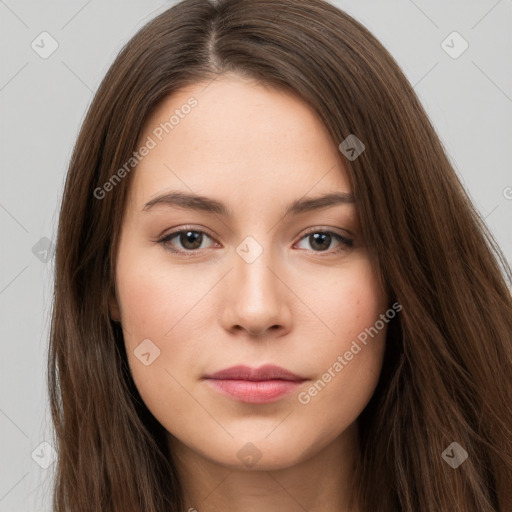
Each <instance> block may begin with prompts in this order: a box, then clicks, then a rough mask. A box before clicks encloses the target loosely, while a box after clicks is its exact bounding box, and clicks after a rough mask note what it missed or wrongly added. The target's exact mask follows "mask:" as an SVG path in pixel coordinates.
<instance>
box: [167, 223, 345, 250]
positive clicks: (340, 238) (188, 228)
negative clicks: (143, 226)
mask: <svg viewBox="0 0 512 512" xmlns="http://www.w3.org/2000/svg"><path fill="white" fill-rule="evenodd" d="M188 231H192V232H194V233H201V234H203V235H206V236H207V237H209V238H211V239H213V237H212V236H210V235H209V234H208V233H207V232H205V231H203V230H200V229H194V228H193V227H192V226H185V227H183V228H181V229H179V230H176V231H172V232H171V233H168V234H167V235H165V236H164V237H162V238H160V239H159V240H157V243H159V244H162V245H163V246H164V248H165V249H166V250H168V251H170V252H172V253H174V254H186V255H196V254H198V253H200V252H201V250H202V249H195V250H188V251H187V250H178V249H173V248H171V246H170V244H169V241H170V240H172V239H173V238H174V237H176V235H180V234H181V233H187V232H188ZM313 233H321V234H329V235H334V237H335V238H336V239H338V241H339V242H341V243H340V245H339V246H338V247H337V248H336V249H334V250H331V251H313V250H309V251H308V252H312V253H315V254H317V255H319V256H323V255H332V254H337V253H338V252H341V251H343V250H346V249H347V248H351V247H353V245H354V241H353V240H351V239H349V238H346V237H344V236H342V235H340V234H339V233H336V232H334V231H327V230H322V229H319V228H312V229H310V230H308V231H307V232H306V233H304V235H303V236H302V237H301V238H300V240H299V242H300V241H301V240H303V239H304V238H306V237H307V236H309V235H311V234H313Z"/></svg>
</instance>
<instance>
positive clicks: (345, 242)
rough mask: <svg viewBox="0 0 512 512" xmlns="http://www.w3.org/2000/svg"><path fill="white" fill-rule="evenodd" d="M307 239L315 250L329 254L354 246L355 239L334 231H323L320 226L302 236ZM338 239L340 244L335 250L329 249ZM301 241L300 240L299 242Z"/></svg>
mask: <svg viewBox="0 0 512 512" xmlns="http://www.w3.org/2000/svg"><path fill="white" fill-rule="evenodd" d="M302 240H306V241H307V242H308V243H309V244H310V246H311V247H312V249H311V250H312V251H313V252H328V253H329V254H332V253H337V252H339V251H343V250H344V249H347V248H348V247H353V245H354V241H353V240H351V239H349V238H346V237H344V236H342V235H340V234H339V233H335V232H334V231H322V230H320V229H318V228H316V229H312V230H310V231H309V232H308V233H306V235H305V236H303V237H302V238H301V241H302ZM336 240H337V241H338V243H339V245H338V246H337V247H335V249H334V250H331V251H328V249H329V247H330V246H331V243H332V242H333V241H336ZM299 243H300V242H299Z"/></svg>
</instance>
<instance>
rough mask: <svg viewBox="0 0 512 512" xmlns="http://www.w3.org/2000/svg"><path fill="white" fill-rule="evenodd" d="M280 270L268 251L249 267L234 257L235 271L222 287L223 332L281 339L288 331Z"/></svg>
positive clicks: (289, 322)
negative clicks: (223, 290) (241, 332)
mask: <svg viewBox="0 0 512 512" xmlns="http://www.w3.org/2000/svg"><path fill="white" fill-rule="evenodd" d="M279 268H280V267H279V266H278V265H277V264H276V262H275V260H274V261H273V260H272V259H271V257H270V251H263V253H262V254H261V255H260V256H259V257H258V258H257V259H256V260H255V261H253V262H251V263H248V262H247V261H245V260H244V259H243V258H241V257H239V256H238V255H235V261H234V268H233V270H232V271H231V272H229V275H228V276H227V279H226V282H225V283H224V286H225V287H226V288H225V290H226V294H225V297H226V300H225V303H224V305H223V306H222V307H223V309H222V315H221V319H222V324H223V327H224V329H225V330H227V331H229V332H231V333H236V332H238V331H246V333H247V334H249V335H250V336H252V337H264V336H269V335H273V336H282V335H284V334H285V333H286V332H288V331H289V330H290V328H291V312H290V309H289V304H288V302H287V300H288V298H289V296H290V291H289V290H288V288H287V286H286V285H285V284H284V283H285V279H284V277H285V276H284V275H281V274H282V271H280V270H279Z"/></svg>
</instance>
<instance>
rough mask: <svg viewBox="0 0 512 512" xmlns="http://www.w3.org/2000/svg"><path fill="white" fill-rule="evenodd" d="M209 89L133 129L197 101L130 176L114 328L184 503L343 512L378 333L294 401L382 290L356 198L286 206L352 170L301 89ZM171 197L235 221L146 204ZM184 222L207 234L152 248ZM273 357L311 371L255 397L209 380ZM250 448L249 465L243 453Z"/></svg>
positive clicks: (379, 306) (228, 79)
mask: <svg viewBox="0 0 512 512" xmlns="http://www.w3.org/2000/svg"><path fill="white" fill-rule="evenodd" d="M206 85H207V82H205V83H201V84H195V85H194V86H190V87H188V88H186V89H182V90H180V91H178V92H177V93H174V94H173V95H172V96H170V97H168V98H167V99H166V100H165V101H163V102H162V103H161V104H160V105H159V106H158V108H157V109H156V110H155V111H154V112H153V113H152V115H151V117H150V119H149V120H148V122H147V124H146V126H145V127H144V130H143V133H142V135H141V138H140V142H141V144H142V143H143V142H144V141H145V140H146V138H147V137H148V136H150V135H151V133H152V130H154V128H155V127H157V126H158V125H159V124H160V123H161V122H164V121H166V120H167V119H169V116H170V115H171V114H172V113H173V112H174V110H175V109H177V108H178V109H179V108H180V107H181V106H182V105H183V104H185V103H186V102H187V100H188V99H189V98H190V97H191V96H193V97H194V98H196V99H197V101H198V105H197V106H196V107H195V108H194V109H192V111H191V112H190V114H188V115H187V116H185V117H184V118H183V119H181V120H180V123H179V125H178V126H176V127H175V128H174V130H173V131H172V132H170V133H169V134H168V135H167V136H165V137H163V139H162V141H161V142H159V143H158V144H157V146H156V147H155V148H154V149H152V150H151V151H150V152H149V154H148V155H147V156H145V157H144V158H143V159H142V161H141V162H140V163H139V165H138V167H137V169H136V170H135V171H133V172H134V175H133V176H132V178H133V181H132V183H131V185H130V187H131V188H130V196H129V200H128V203H127V206H126V210H125V215H124V219H123V224H122V230H121V237H120V243H119V249H118V254H117V265H116V297H115V298H113V299H112V302H111V315H112V318H113V319H114V320H117V321H120V322H121V324H122V326H123V332H124V338H125V344H126V350H127V355H128V360H129V364H130V368H131V372H132V375H133V379H134V381H135V383H136V385H137V387H138V389H139V391H140V394H141V396H142V399H143V400H144V402H145V403H146V405H147V407H148V408H149V410H150V411H151V412H152V414H153V415H154V416H155V417H156V418H157V419H158V421H159V422H160V423H161V424H162V425H163V426H164V427H165V429H166V430H167V431H168V433H169V436H168V438H169V447H170V449H171V453H172V457H173V460H174V462H175V464H176V465H177V467H178V471H179V473H180V475H181V480H182V483H183V488H184V493H185V499H186V501H185V503H186V505H187V508H186V510H188V509H189V508H195V509H197V510H198V511H199V512H211V511H217V510H218V511H220V510H222V511H224V512H229V511H240V510H247V511H267V512H274V511H276V512H277V511H281V512H282V511H287V512H299V511H304V510H308V511H309V512H316V511H318V512H319V511H322V512H331V511H332V512H334V511H336V512H340V511H348V510H349V509H348V506H347V502H348V497H349V494H350V491H351V489H352V488H353V484H352V482H351V477H352V474H353V464H354V463H355V462H356V460H357V458H358V454H359V445H358V438H357V418H358V416H359V414H360V413H361V411H362V410H363V409H364V407H365V406H366V404H367V403H368V401H369V400H370V398H371V396H372V394H373V392H374V390H375V387H376V384H377V381H378V378H379V375H380V371H381V367H382V360H383V354H384V348H385V333H386V328H385V327H384V328H383V329H381V330H380V331H379V333H378V335H376V336H375V337H373V339H370V341H369V343H368V344H367V345H366V346H363V345H361V344H360V345H361V346H362V347H363V348H362V350H361V351H360V352H359V353H357V354H356V355H355V356H354V357H353V359H352V360H351V361H349V362H347V364H346V366H344V367H343V369H342V370H341V371H339V372H338V373H336V376H335V377H334V378H332V379H331V381H330V382H329V383H327V384H326V385H325V387H323V388H322V389H321V391H320V392H318V393H317V394H316V396H314V397H311V400H310V401H309V403H307V404H304V403H301V402H300V401H299V400H298V394H299V392H303V393H304V392H305V391H307V390H308V389H309V388H310V387H311V385H312V384H313V383H315V382H317V381H318V380H319V379H321V378H322V375H323V374H324V373H325V372H326V371H327V370H328V368H330V367H332V366H333V364H334V363H335V362H336V361H337V358H338V356H340V355H343V354H344V353H345V352H346V351H347V350H349V349H350V346H351V343H352V342H353V341H354V340H356V339H357V336H358V334H360V333H361V332H363V331H364V330H365V328H367V327H369V326H373V325H374V324H375V322H376V321H377V320H378V319H379V316H380V315H381V314H382V313H385V311H386V310H387V309H388V307H389V303H388V298H387V297H386V295H385V293H384V291H383V290H382V288H381V287H380V286H379V281H378V278H377V275H376V273H375V271H374V269H373V267H372V265H371V262H370V259H369V256H368V252H367V249H366V247H365V243H364V240H363V237H362V233H361V226H360V224H359V220H358V216H357V211H356V207H355V205H354V204H337V205H334V206H330V207H328V208H324V209H319V210H316V211H310V212H306V213H301V214H299V215H295V216H292V217H289V218H288V217H283V214H284V211H285V208H286V207H287V206H288V205H289V204H290V203H291V202H292V201H294V200H296V199H300V198H303V197H306V198H312V197H317V196H319V195H322V194H325V193H328V192H333V191H340V192H346V193H351V192H352V187H351V183H350V180H349V177H348V173H347V170H346V168H345V166H344V162H343V158H342V156H341V154H340V152H339V150H338V148H337V145H336V144H334V143H333V141H332V139H331V138H330V137H329V134H328V132H327V130H326V128H325V126H324V125H323V124H322V122H321V120H320V119H319V118H318V117H317V115H316V114H315V112H314V111H313V110H312V109H311V108H310V107H309V106H308V105H307V104H306V103H304V102H303V101H302V100H301V99H300V98H298V97H296V96H294V95H292V94H290V93H288V92H282V91H278V90H275V89H271V88H267V87H264V86H262V85H258V84H257V83H256V82H253V81H249V80H247V79H242V78H239V77H237V76H234V75H223V76H221V77H220V78H218V79H217V80H215V81H214V82H212V83H210V84H209V85H208V86H207V87H206ZM205 87H206V89H205ZM170 190H178V191H183V192H193V193H195V194H200V195H203V196H208V197H212V198H215V199H216V200H218V201H222V202H224V203H225V204H226V205H227V207H228V208H229V209H230V210H231V211H232V212H233V217H232V218H224V217H222V216H220V215H218V214H214V213H207V212H200V211H193V210H190V209H185V208H179V207H175V206H172V205H164V204H159V205H155V206H153V207H152V208H150V209H148V210H145V211H144V206H145V204H146V203H147V202H148V201H150V200H152V199H154V198H155V197H157V196H158V195H160V194H162V193H164V192H168V191H170ZM110 193H115V191H114V192H110ZM180 228H181V229H186V230H190V229H192V230H193V231H198V230H199V231H204V232H205V233H206V234H205V235H203V238H202V242H201V241H198V243H197V245H196V246H194V245H193V241H188V244H187V239H186V238H185V237H181V238H180V236H179V235H177V236H175V237H174V238H172V240H170V241H167V248H166V246H165V245H164V244H162V243H158V242H157V240H158V239H160V238H162V237H163V236H165V235H166V234H169V233H170V232H171V231H175V230H176V229H180ZM309 228H318V229H316V231H313V232H316V233H318V232H320V233H322V232H326V231H329V232H330V233H337V234H340V235H342V236H344V237H346V238H349V239H351V240H353V245H352V247H350V246H346V245H344V244H343V243H342V242H340V241H339V240H338V239H337V238H336V236H334V235H332V238H331V241H330V242H329V241H328V240H327V241H324V242H323V244H324V245H321V244H320V247H319V246H318V245H315V242H314V240H312V237H311V236H309V235H311V233H307V230H308V229H309ZM198 236H199V237H200V236H201V235H198ZM247 236H251V237H253V238H254V240H255V241H257V244H259V247H261V249H262V253H261V254H260V255H259V256H258V257H257V258H256V259H255V260H254V261H251V262H250V263H249V262H247V261H246V260H245V259H244V258H242V257H241V256H240V254H239V253H238V252H237V247H239V246H240V244H241V243H242V242H243V241H244V239H245V238H246V237H247ZM189 240H190V239H189ZM199 244H200V245H199ZM242 246H243V244H242ZM169 247H174V248H175V249H177V250H182V251H187V250H188V251H189V254H174V253H172V252H171V251H170V250H169ZM195 247H199V249H196V250H195V254H193V253H194V248H195ZM338 249H341V250H339V251H338ZM250 250H251V251H253V252H252V254H255V253H254V250H255V249H254V247H253V248H251V249H250ZM191 253H192V255H191ZM145 339H149V340H151V343H153V345H151V346H150V347H158V349H159V350H160V354H159V356H158V357H156V358H155V359H154V361H152V362H151V364H148V365H145V364H143V363H142V362H141V360H140V359H139V358H138V357H137V356H136V355H135V354H134V350H136V349H137V347H138V346H139V344H140V343H141V342H142V341H143V340H145ZM148 350H149V351H150V354H153V355H154V354H155V353H156V352H154V349H153V348H150V349H148ZM152 351H153V352H152ZM146 352H147V350H146ZM152 357H153V356H152V355H151V356H150V357H149V359H152ZM146 359H148V357H146ZM267 363H271V364H276V365H279V366H281V367H284V368H286V369H288V370H290V371H292V372H294V373H295V374H298V375H300V376H302V377H303V378H305V379H307V380H306V381H305V382H303V383H302V384H301V385H300V386H299V388H298V389H297V390H296V391H295V392H293V393H291V394H289V395H287V396H285V397H283V398H281V399H280V400H278V401H276V402H274V403H268V404H248V403H243V402H240V401H237V400H235V399H233V398H231V397H229V396H226V395H223V394H221V393H220V392H218V391H216V390H215V389H213V388H212V387H211V386H210V385H209V384H208V382H207V381H205V380H203V379H202V377H203V376H204V375H205V374H207V373H212V372H215V371H218V370H221V369H224V368H228V367H230V366H233V365H238V364H245V365H248V366H252V367H259V366H261V365H263V364H267ZM247 443H252V445H254V448H252V447H250V448H248V447H247V446H246V444H247ZM244 446H245V448H244V450H245V451H247V450H249V455H251V454H252V455H253V456H254V458H253V459H252V461H255V460H256V459H257V458H258V457H259V459H258V460H257V461H256V463H254V462H253V463H252V465H251V464H250V462H248V461H250V460H251V459H243V457H242V455H240V454H241V453H242V454H243V453H245V452H244V451H242V452H240V450H241V449H243V447H244Z"/></svg>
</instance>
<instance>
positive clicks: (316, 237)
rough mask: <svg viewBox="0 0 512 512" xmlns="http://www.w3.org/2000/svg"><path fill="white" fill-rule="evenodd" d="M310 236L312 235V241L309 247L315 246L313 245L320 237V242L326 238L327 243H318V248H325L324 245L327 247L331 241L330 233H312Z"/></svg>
mask: <svg viewBox="0 0 512 512" xmlns="http://www.w3.org/2000/svg"><path fill="white" fill-rule="evenodd" d="M311 236H312V237H313V243H311V247H313V248H315V245H316V244H317V243H318V240H319V239H321V240H322V242H325V241H326V240H327V245H326V244H325V243H324V244H323V245H319V248H320V249H322V248H324V249H325V247H326V246H327V247H329V245H330V242H331V235H329V234H325V233H314V234H313V235H311Z"/></svg>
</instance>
